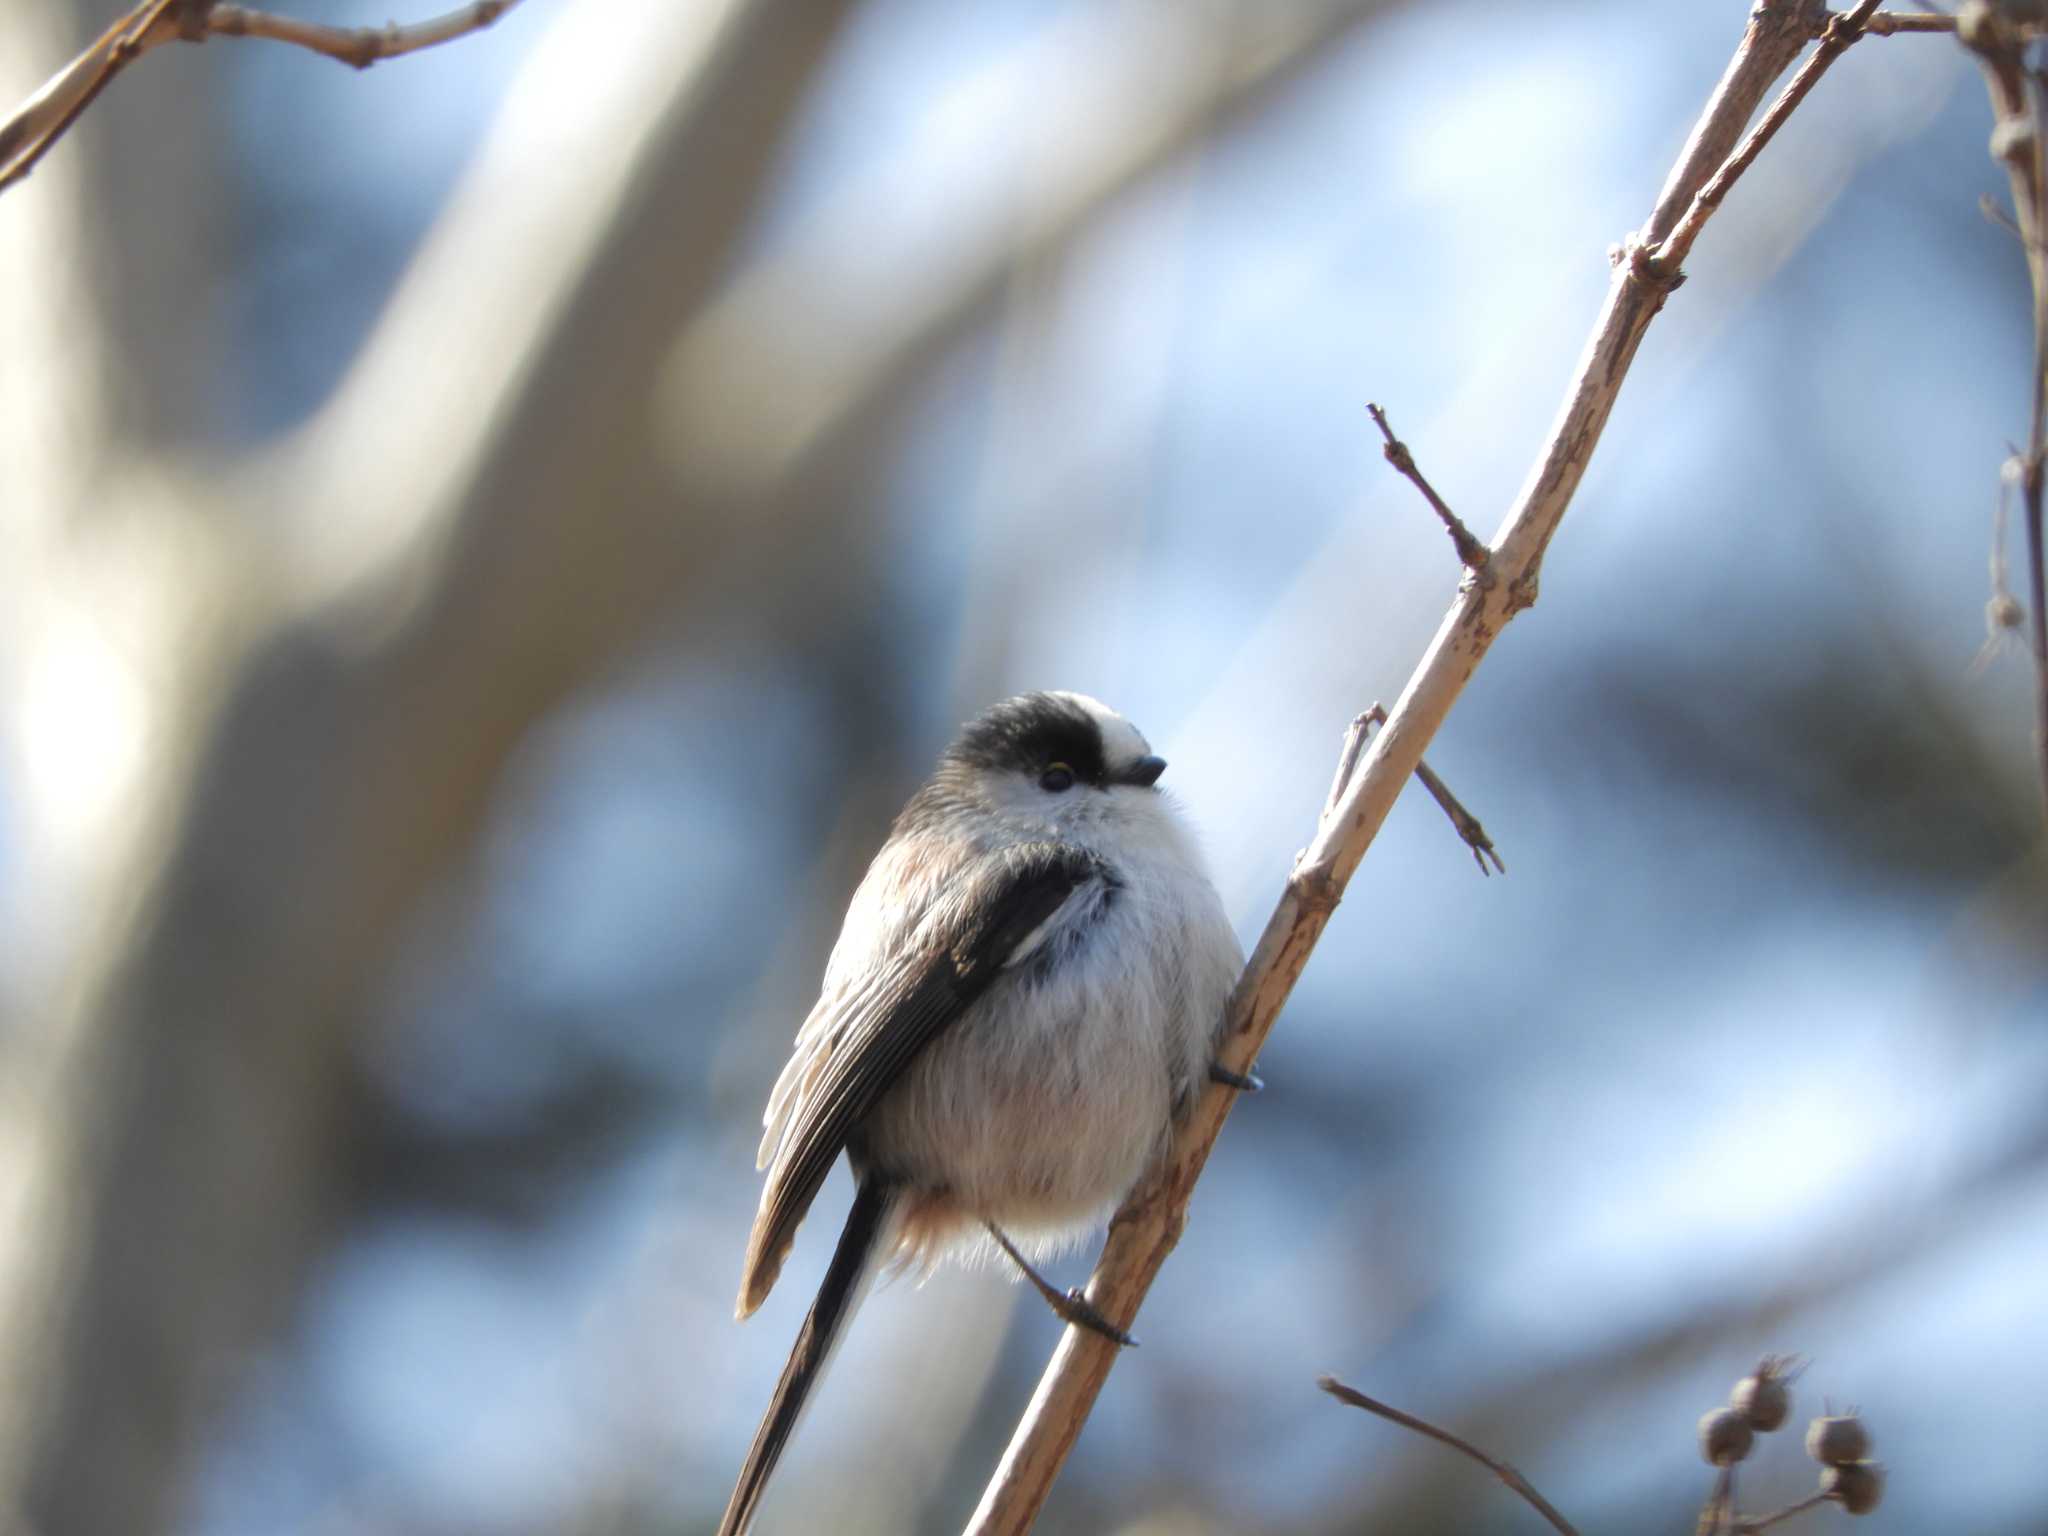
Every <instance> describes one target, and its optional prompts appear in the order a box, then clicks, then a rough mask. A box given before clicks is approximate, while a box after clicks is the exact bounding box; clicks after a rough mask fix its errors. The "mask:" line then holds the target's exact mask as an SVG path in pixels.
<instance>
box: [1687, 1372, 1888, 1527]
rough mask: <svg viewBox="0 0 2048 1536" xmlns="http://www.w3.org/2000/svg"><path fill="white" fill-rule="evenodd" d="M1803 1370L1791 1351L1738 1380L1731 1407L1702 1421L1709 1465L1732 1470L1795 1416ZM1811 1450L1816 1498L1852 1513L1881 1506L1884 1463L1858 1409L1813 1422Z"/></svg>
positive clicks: (1808, 1434) (1808, 1437)
mask: <svg viewBox="0 0 2048 1536" xmlns="http://www.w3.org/2000/svg"><path fill="white" fill-rule="evenodd" d="M1799 1369H1800V1368H1799V1366H1798V1365H1797V1364H1796V1362H1795V1361H1794V1360H1793V1359H1792V1358H1791V1357H1789V1356H1784V1355H1766V1356H1764V1358H1763V1359H1762V1360H1761V1361H1760V1362H1759V1363H1758V1365H1757V1368H1756V1369H1755V1370H1754V1371H1753V1372H1751V1373H1750V1374H1749V1375H1747V1376H1745V1377H1743V1378H1742V1380H1740V1381H1738V1382H1737V1383H1735V1390H1734V1391H1732V1392H1730V1393H1729V1394H1728V1404H1727V1406H1726V1407H1723V1408H1716V1409H1715V1410H1714V1411H1713V1412H1712V1413H1709V1414H1707V1415H1706V1416H1705V1417H1704V1418H1702V1419H1701V1420H1700V1455H1701V1456H1702V1457H1704V1458H1705V1459H1706V1461H1707V1464H1708V1465H1709V1466H1714V1467H1720V1468H1722V1469H1723V1470H1724V1471H1729V1470H1730V1469H1732V1468H1733V1467H1734V1466H1735V1464H1736V1463H1737V1462H1739V1461H1742V1460H1743V1459H1744V1458H1746V1457H1747V1456H1748V1455H1749V1453H1750V1451H1751V1449H1752V1448H1753V1447H1754V1446H1755V1444H1756V1437H1757V1436H1758V1435H1759V1434H1766V1435H1767V1434H1769V1433H1770V1432H1771V1431H1772V1430H1774V1429H1779V1428H1782V1427H1783V1426H1784V1423H1785V1421H1786V1419H1788V1418H1790V1417H1791V1415H1792V1391H1791V1382H1792V1378H1793V1377H1795V1376H1796V1375H1798V1374H1799ZM1806 1454H1807V1455H1809V1456H1811V1457H1812V1458H1813V1459H1814V1460H1815V1461H1817V1462H1819V1463H1820V1464H1821V1468H1820V1494H1819V1495H1818V1496H1817V1498H1824V1499H1830V1500H1833V1501H1834V1502H1835V1503H1836V1504H1839V1505H1840V1506H1841V1507H1842V1508H1843V1509H1844V1510H1845V1511H1847V1512H1848V1513H1849V1514H1852V1515H1867V1514H1869V1513H1870V1512H1871V1511H1872V1510H1873V1509H1875V1508H1877V1505H1878V1500H1880V1499H1881V1498H1883V1497H1884V1468H1883V1467H1882V1466H1880V1465H1879V1464H1878V1463H1877V1462H1874V1461H1872V1460H1871V1459H1870V1431H1869V1430H1868V1429H1866V1428H1865V1427H1864V1424H1863V1420H1862V1419H1860V1418H1858V1417H1857V1416H1856V1414H1855V1412H1854V1411H1853V1410H1852V1411H1851V1412H1848V1413H1841V1414H1837V1413H1832V1412H1830V1413H1828V1414H1826V1415H1824V1416H1823V1417H1821V1418H1817V1419H1815V1420H1814V1421H1813V1422H1812V1423H1811V1424H1810V1425H1808V1426H1807V1430H1806ZM1724 1482H1725V1479H1724ZM1816 1501H1817V1500H1816ZM1800 1507H1802V1508H1803V1507H1804V1506H1803V1505H1802V1506H1800ZM1793 1512H1794V1511H1790V1510H1787V1511H1783V1512H1782V1513H1784V1514H1790V1513H1793ZM1775 1518H1778V1517H1773V1519H1775Z"/></svg>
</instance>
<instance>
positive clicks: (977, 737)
mask: <svg viewBox="0 0 2048 1536" xmlns="http://www.w3.org/2000/svg"><path fill="white" fill-rule="evenodd" d="M1103 755H1104V754H1103V750H1102V731H1101V728H1100V727H1099V726H1098V725H1097V724H1096V723H1095V721H1094V719H1092V718H1091V717H1090V716H1089V715H1088V714H1087V712H1086V711H1084V710H1082V709H1080V708H1078V707H1076V706H1075V705H1073V704H1071V703H1069V702H1068V701H1067V700H1065V699H1058V698H1054V697H1053V696H1052V695H1050V694H1044V693H1027V694H1020V695H1019V696H1018V697H1016V698H1014V699H1005V700H1004V701H1003V702H1002V703H1000V704H998V705H996V706H994V707H993V708H992V709H990V710H989V711H988V712H987V713H986V714H984V715H983V716H982V717H981V718H980V719H978V720H976V721H974V722H973V723H972V724H971V725H969V726H968V727H967V728H966V730H965V731H964V732H963V733H962V734H961V737H960V739H959V741H957V742H955V743H954V744H953V746H952V747H951V748H949V749H948V751H947V754H946V756H947V758H948V759H949V760H950V761H952V762H956V763H960V764H962V765H964V766H967V767H972V768H985V769H995V770H997V771H1000V772H1009V773H1024V774H1028V775H1029V776H1030V777H1031V778H1032V779H1033V780H1034V781H1035V780H1036V779H1037V778H1038V777H1039V776H1040V775H1042V774H1044V773H1047V772H1049V771H1050V770H1051V769H1052V767H1053V766H1054V765H1055V764H1059V765H1062V766H1064V767H1065V768H1067V769H1068V770H1069V771H1070V772H1071V773H1072V774H1073V775H1074V778H1075V780H1076V781H1077V782H1083V783H1088V784H1099V783H1101V782H1102V779H1103V774H1104V771H1105V764H1104V762H1103Z"/></svg>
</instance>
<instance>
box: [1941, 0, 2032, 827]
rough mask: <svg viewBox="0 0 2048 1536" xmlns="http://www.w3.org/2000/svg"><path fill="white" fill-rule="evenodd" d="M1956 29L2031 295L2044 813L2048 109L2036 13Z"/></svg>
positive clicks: (1986, 11) (1981, 18) (2028, 460)
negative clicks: (1979, 98)
mask: <svg viewBox="0 0 2048 1536" xmlns="http://www.w3.org/2000/svg"><path fill="white" fill-rule="evenodd" d="M1956 19H1957V36H1958V37H1959V38H1960V39H1961V40H1962V43H1963V46H1964V47H1966V48H1968V49H1969V50H1970V51H1971V52H1973V53H1975V54H1976V55H1977V61H1978V63H1979V64H1980V65H1981V66H1982V67H1983V71H1984V84H1985V87H1986V89H1987V90H1988V91H1989V92H1990V94H1991V111H1992V117H1993V120H1994V122H1993V127H1992V131H1991V153H1992V156H1993V157H1994V158H1995V159H1997V160H1999V161H2001V162H2002V163H2003V164H2004V166H2005V169H2006V175H2007V179H2008V180H2009V181H2010V183H2011V185H2012V198H2013V217H2014V221H2015V222H2016V223H2017V224H2018V226H2019V230H2020V246H2021V249H2022V250H2023V251H2024V252H2025V253H2026V258H2027V275H2028V278H2029V280H2030V281H2031V283H2032V286H2033V296H2034V380H2033V410H2032V413H2031V417H2030V419H2029V423H2028V429H2027V450H2026V453H2025V455H2024V456H2023V457H2022V459H2021V466H2022V467H2021V473H2020V517H2021V522H2022V526H2023V528H2024V530H2025V535H2026V540H2027V605H2028V607H2029V609H2030V612H2029V614H2028V617H2029V619H2030V620H2031V624H2030V628H2029V640H2030V642H2031V649H2032V651H2033V656H2034V694H2035V699H2034V748H2035V753H2036V756H2037V758H2038V761H2039V776H2040V792H2041V809H2042V816H2043V818H2044V820H2048V552H2044V550H2043V529H2042V503H2043V499H2044V498H2043V489H2044V484H2043V482H2044V478H2048V181H2044V177H2048V172H2044V158H2048V157H2044V156H2043V154H2042V149H2041V140H2042V136H2043V134H2044V133H2048V121H2044V118H2048V113H2044V111H2043V109H2042V104H2041V99H2040V94H2039V92H2038V91H2037V90H2036V89H2035V88H2034V87H2033V85H2032V83H2031V82H2030V79H2029V76H2028V71H2027V62H2026V55H2027V44H2028V42H2029V40H2030V38H2031V37H2032V36H2033V35H2034V33H2035V31H2036V29H2037V28H2038V26H2039V24H2040V18H2021V17H2020V16H2019V15H2018V12H2017V10H2016V9H2015V8H2014V7H2011V6H2009V5H2008V6H2001V5H1998V4H1994V3H1991V0H1970V3H1968V4H1966V5H1965V6H1963V8H1962V9H1961V11H1959V12H1958V13H1957V18H1956Z"/></svg>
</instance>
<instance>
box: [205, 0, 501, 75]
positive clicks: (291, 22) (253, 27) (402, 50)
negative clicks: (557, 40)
mask: <svg viewBox="0 0 2048 1536" xmlns="http://www.w3.org/2000/svg"><path fill="white" fill-rule="evenodd" d="M518 3H519V0H474V3H472V4H470V5H465V6H462V7H460V8H459V9H456V10H453V11H450V12H448V13H447V14H446V15H445V16H436V17H434V18H433V19H432V20H431V21H422V22H416V23H414V24H413V25H412V26H409V27H402V26H400V25H398V23H396V22H391V23H389V24H387V25H385V26H381V27H329V26H323V25H321V24H320V23H319V22H314V21H300V20H299V19H298V18H297V17H294V16H279V15H276V14H274V13H273V12H270V11H252V10H250V9H248V8H247V7H246V6H240V5H216V6H215V7H214V8H213V12H212V14H211V15H210V16H209V17H208V18H207V30H208V31H210V32H213V33H216V34H218V35H219V36H222V37H267V38H270V39H271V40H272V41H274V42H280V43H292V44H295V45H296V46H298V47H300V48H310V49H311V50H312V51H313V52H315V53H317V54H322V55H324V56H325V57H327V58H330V59H338V60H340V61H341V62H342V63H343V64H348V65H352V66H353V67H355V68H356V69H368V68H369V67H370V66H371V65H372V64H375V63H377V62H378V61H379V60H380V59H395V58H398V57H400V56H401V55H403V54H408V53H417V52H419V51H420V50H421V49H422V48H434V47H438V46H439V45H440V44H442V43H447V42H453V41H454V40H455V39H456V38H458V37H466V36H468V35H469V34H470V33H472V32H481V31H483V29H484V28H485V27H488V26H489V25H490V24H491V23H492V22H494V21H496V20H497V19H498V18H499V17H500V16H503V15H504V14H505V13H506V12H507V11H509V10H511V9H512V7H513V6H515V5H517V4H518Z"/></svg>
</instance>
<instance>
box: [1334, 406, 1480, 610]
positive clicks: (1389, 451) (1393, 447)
mask: <svg viewBox="0 0 2048 1536" xmlns="http://www.w3.org/2000/svg"><path fill="white" fill-rule="evenodd" d="M1365 408H1366V410H1367V412H1369V413H1370V414H1371V416H1372V424H1373V425H1374V426H1376V427H1378V428H1379V429H1380V436H1381V437H1384V438H1385V439H1386V440H1387V446H1386V455H1387V462H1388V463H1389V464H1391V465H1393V466H1394V468H1396V469H1398V470H1399V471H1400V472H1401V473H1402V474H1404V475H1406V476H1407V477H1408V478H1409V479H1410V480H1412V481H1413V482H1414V483H1415V489H1417V490H1418V491H1420V492H1422V499H1423V500H1424V501H1426V502H1428V503H1429V505H1430V509H1431V510H1432V511H1434V512H1435V513H1436V515H1437V517H1438V518H1439V519H1440V520H1441V521H1442V523H1443V525H1444V527H1445V528H1446V529H1448V530H1449V532H1450V535H1451V544H1452V546H1453V547H1454V548H1455V549H1456V550H1457V551H1458V563H1459V564H1461V565H1463V566H1464V567H1465V569H1466V570H1468V571H1470V572H1471V573H1472V575H1473V577H1474V578H1475V579H1476V580H1479V581H1484V582H1490V581H1492V580H1493V573H1492V572H1491V571H1490V570H1488V569H1487V562H1488V561H1489V560H1491V559H1492V558H1493V551H1492V550H1490V549H1488V548H1487V547H1486V546H1485V545H1484V544H1482V543H1481V542H1480V541H1479V539H1478V538H1477V537H1476V536H1475V535H1474V534H1473V532H1472V530H1471V529H1470V528H1467V527H1466V526H1465V525H1464V523H1462V522H1461V521H1459V519H1458V514H1457V513H1455V512H1453V511H1452V510H1451V508H1450V505H1449V503H1447V502H1446V501H1445V500H1444V499H1443V497H1441V496H1439V495H1437V493H1436V487H1435V486H1433V485H1431V484H1430V483H1429V482H1428V481H1427V480H1425V479H1424V478H1423V476H1422V471H1421V469H1420V468H1418V467H1417V465H1416V463H1415V455H1414V454H1412V453H1410V452H1409V451H1408V445H1407V444H1406V443H1404V442H1402V441H1401V439H1399V438H1398V437H1396V436H1394V429H1393V428H1392V427H1390V426H1388V425H1387V413H1386V412H1385V411H1383V410H1381V409H1380V408H1379V407H1378V406H1377V405H1374V404H1372V403H1371V402H1370V401H1368V402H1367V403H1366V407H1365Z"/></svg>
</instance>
